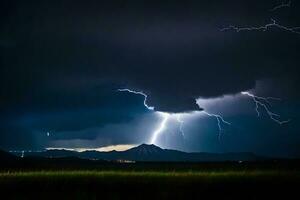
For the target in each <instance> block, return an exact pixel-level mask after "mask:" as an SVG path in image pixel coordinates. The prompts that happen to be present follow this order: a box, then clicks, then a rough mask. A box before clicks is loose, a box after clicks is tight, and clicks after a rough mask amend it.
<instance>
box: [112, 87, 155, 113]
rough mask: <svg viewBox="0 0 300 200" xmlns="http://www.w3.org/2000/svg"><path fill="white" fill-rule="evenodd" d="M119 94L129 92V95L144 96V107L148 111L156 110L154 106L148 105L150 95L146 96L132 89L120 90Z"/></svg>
mask: <svg viewBox="0 0 300 200" xmlns="http://www.w3.org/2000/svg"><path fill="white" fill-rule="evenodd" d="M118 91H119V92H129V93H133V94H137V95H142V96H144V106H145V107H146V108H147V109H148V110H154V107H152V106H148V104H147V98H148V95H147V94H145V93H144V92H142V91H134V90H130V89H126V88H125V89H118Z"/></svg>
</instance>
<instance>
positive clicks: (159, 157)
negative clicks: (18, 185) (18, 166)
mask: <svg viewBox="0 0 300 200" xmlns="http://www.w3.org/2000/svg"><path fill="white" fill-rule="evenodd" d="M24 155H25V156H26V157H32V156H35V157H48V158H59V157H78V158H81V159H90V160H108V161H118V160H128V161H146V162H147V161H149V162H224V161H257V160H262V157H260V156H257V155H255V154H254V153H250V152H239V153H207V152H183V151H178V150H172V149H163V148H161V147H158V146H156V145H154V144H141V145H139V146H136V147H133V148H131V149H128V150H125V151H114V150H113V151H108V152H101V151H93V150H92V151H91V150H88V151H83V152H77V151H72V150H58V149H51V150H46V151H42V152H26V153H25V154H24Z"/></svg>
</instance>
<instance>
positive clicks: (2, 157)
mask: <svg viewBox="0 0 300 200" xmlns="http://www.w3.org/2000/svg"><path fill="white" fill-rule="evenodd" d="M17 159H18V158H17V157H16V156H15V155H13V154H11V153H8V152H6V151H2V150H0V162H5V161H15V160H17Z"/></svg>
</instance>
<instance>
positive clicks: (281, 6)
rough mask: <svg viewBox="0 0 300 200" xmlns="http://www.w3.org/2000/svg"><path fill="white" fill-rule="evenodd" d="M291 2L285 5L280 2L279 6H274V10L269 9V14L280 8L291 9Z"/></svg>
mask: <svg viewBox="0 0 300 200" xmlns="http://www.w3.org/2000/svg"><path fill="white" fill-rule="evenodd" d="M291 5H292V1H289V2H287V3H285V2H282V3H281V4H280V5H277V6H275V7H274V8H272V9H270V11H271V12H273V11H276V10H279V9H281V8H286V7H291Z"/></svg>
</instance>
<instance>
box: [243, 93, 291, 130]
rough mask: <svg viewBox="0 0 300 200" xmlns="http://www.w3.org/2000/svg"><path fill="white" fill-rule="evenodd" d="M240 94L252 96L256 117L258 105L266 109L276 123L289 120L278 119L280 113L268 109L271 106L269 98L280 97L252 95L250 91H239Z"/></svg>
mask: <svg viewBox="0 0 300 200" xmlns="http://www.w3.org/2000/svg"><path fill="white" fill-rule="evenodd" d="M241 94H242V95H246V96H249V97H251V98H252V100H253V101H254V103H255V111H256V113H257V117H259V116H260V112H259V110H258V109H259V106H260V107H262V108H263V109H264V110H265V111H266V113H267V114H268V115H269V117H270V119H271V120H273V121H275V122H276V123H278V124H280V125H282V124H285V123H288V122H290V119H289V120H280V115H279V114H276V113H274V112H272V111H271V110H270V109H269V107H270V106H271V103H270V100H281V99H279V98H275V97H260V96H256V95H254V94H252V93H250V92H241Z"/></svg>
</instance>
